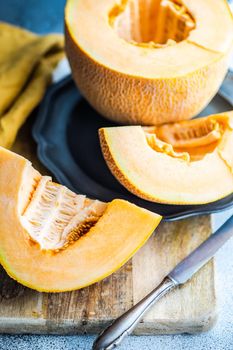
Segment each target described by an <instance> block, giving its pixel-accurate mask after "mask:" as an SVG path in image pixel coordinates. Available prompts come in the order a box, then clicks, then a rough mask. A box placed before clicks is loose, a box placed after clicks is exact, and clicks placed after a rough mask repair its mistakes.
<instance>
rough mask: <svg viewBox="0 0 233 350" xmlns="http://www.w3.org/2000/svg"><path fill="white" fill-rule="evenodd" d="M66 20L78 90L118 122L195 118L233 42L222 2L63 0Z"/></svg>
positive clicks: (217, 83)
mask: <svg viewBox="0 0 233 350" xmlns="http://www.w3.org/2000/svg"><path fill="white" fill-rule="evenodd" d="M65 26H66V51H67V55H68V58H69V61H70V64H71V68H72V72H73V77H74V79H75V81H76V84H77V86H78V88H79V89H80V91H81V93H82V94H83V95H84V96H85V98H86V99H87V100H88V101H89V103H90V104H91V105H92V106H93V107H94V108H95V109H96V110H97V111H98V112H99V113H101V114H102V115H104V116H105V117H107V118H109V119H111V120H113V121H116V122H119V123H122V124H141V125H156V124H161V123H165V122H172V121H177V120H183V119H189V118H191V117H193V116H195V115H196V114H197V113H198V112H200V111H201V110H202V109H203V108H204V107H205V106H206V105H207V103H208V102H209V101H210V100H211V98H212V97H213V96H214V95H215V94H216V92H217V90H218V88H219V86H220V84H221V82H222V81H223V78H224V76H225V74H226V71H227V67H228V61H229V56H230V52H231V48H232V44H233V18H232V14H231V12H230V9H229V6H228V4H227V1H225V0H182V1H181V0H98V1H97V0H68V1H67V5H66V9H65Z"/></svg>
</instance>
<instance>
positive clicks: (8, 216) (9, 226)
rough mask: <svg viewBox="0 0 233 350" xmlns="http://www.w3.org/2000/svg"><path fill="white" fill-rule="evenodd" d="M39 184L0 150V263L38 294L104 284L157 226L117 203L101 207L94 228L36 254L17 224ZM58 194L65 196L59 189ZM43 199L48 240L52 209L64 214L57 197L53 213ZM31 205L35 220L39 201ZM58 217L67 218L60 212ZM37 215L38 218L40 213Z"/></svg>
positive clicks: (25, 165) (26, 166)
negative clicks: (61, 245)
mask: <svg viewBox="0 0 233 350" xmlns="http://www.w3.org/2000/svg"><path fill="white" fill-rule="evenodd" d="M38 179H40V180H41V179H43V177H41V175H40V174H39V173H38V172H37V171H36V170H34V169H33V168H32V166H31V164H30V162H29V161H28V160H26V159H25V158H23V157H21V156H19V155H16V154H15V153H13V152H10V151H8V150H6V149H4V148H0V242H1V243H0V262H1V264H2V265H3V267H4V268H5V270H6V271H7V273H8V274H9V275H10V276H11V277H12V278H14V279H16V280H17V281H18V282H20V283H22V284H24V285H25V286H27V287H30V288H33V289H36V290H38V291H46V292H62V291H68V290H74V289H79V288H82V287H85V286H87V285H90V284H92V283H94V282H97V281H99V280H101V279H103V278H104V277H106V276H108V275H109V274H111V273H112V272H114V271H115V270H116V269H118V268H119V267H120V266H122V265H123V264H124V263H125V262H126V261H127V260H128V259H129V258H130V257H131V256H132V255H133V254H134V253H135V252H136V251H137V250H138V249H139V248H140V247H141V246H142V245H143V244H144V243H145V241H146V240H147V239H148V238H149V236H150V235H151V234H152V232H153V231H154V229H155V228H156V226H157V225H158V224H159V222H160V220H161V216H159V215H157V214H154V213H151V212H149V211H147V210H145V209H142V208H139V207H137V206H135V205H133V204H130V203H128V202H126V201H123V200H117V199H116V200H114V201H112V202H111V203H108V204H106V208H104V207H103V209H104V210H102V212H99V214H98V215H100V217H98V218H97V222H96V223H95V224H94V225H93V226H92V227H91V228H90V229H89V230H87V232H85V234H83V236H82V237H80V238H79V239H77V237H76V239H77V240H76V239H75V240H74V241H71V242H69V244H68V245H66V246H64V247H59V249H57V250H51V249H47V250H46V249H41V247H40V245H39V243H38V242H36V241H35V240H34V239H33V238H32V237H31V233H32V232H31V231H30V229H29V230H28V231H27V230H26V229H25V225H24V220H22V218H23V217H24V215H25V213H26V212H27V210H29V209H28V208H29V207H30V203H31V202H32V201H33V195H34V193H35V192H36V186H37V185H35V184H36V183H37V182H38ZM52 184H53V183H50V185H49V186H50V187H52ZM54 186H60V185H56V184H54ZM59 188H61V192H62V193H63V194H64V191H66V190H65V188H64V186H60V187H59ZM32 189H33V191H32ZM67 191H68V190H67ZM66 195H67V192H65V196H66ZM69 195H71V194H70V193H69ZM42 197H43V196H42ZM42 197H41V198H42ZM43 198H44V201H45V202H46V201H47V202H46V203H47V205H48V207H46V206H45V209H46V208H47V213H43V215H47V221H46V220H44V221H45V222H44V221H43V220H42V221H43V228H45V227H47V229H48V234H49V233H50V232H51V226H49V225H50V224H51V223H50V222H49V219H50V218H51V217H52V216H53V215H54V211H55V213H56V215H57V217H56V218H55V219H56V220H55V221H56V224H58V225H61V222H60V221H59V218H61V216H60V213H58V212H57V211H56V210H57V209H56V205H57V207H58V209H62V210H63V209H64V208H63V207H61V204H60V202H59V201H58V198H60V197H59V196H58V197H56V198H55V202H56V201H57V204H56V205H55V208H54V206H53V205H52V204H51V201H50V199H51V198H50V199H49V200H48V198H47V197H46V196H45V195H44V197H43ZM62 198H63V199H64V197H62ZM35 203H37V205H35ZM99 203H100V202H99ZM33 205H34V206H35V207H36V208H37V209H36V208H34V209H33V208H32V207H31V209H30V210H31V211H32V213H33V215H34V217H35V215H36V214H35V213H36V211H38V210H39V209H38V208H39V207H38V199H37V202H34V204H33ZM71 208H72V207H71ZM45 212H46V210H45ZM63 214H64V215H66V213H65V212H64V211H63ZM92 214H93V213H92ZM30 215H31V214H30ZM33 215H32V216H31V218H32V217H33ZM37 215H39V216H40V215H41V211H40V212H39V213H38V212H37ZM24 219H25V217H24ZM32 222H33V220H31V223H32ZM47 222H49V224H48V225H47V226H46V224H47ZM28 227H29V226H28ZM41 227H42V226H41ZM59 227H60V226H59ZM41 230H42V229H41ZM44 231H45V230H44ZM37 233H38V230H37ZM39 233H40V232H39ZM54 234H57V233H56V231H54ZM35 237H36V236H34V238H35ZM44 248H45V247H44ZM50 248H51V246H50ZM55 248H56V247H55Z"/></svg>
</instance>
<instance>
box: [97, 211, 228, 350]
mask: <svg viewBox="0 0 233 350" xmlns="http://www.w3.org/2000/svg"><path fill="white" fill-rule="evenodd" d="M232 236H233V215H232V216H231V217H230V218H229V219H228V220H227V221H226V222H225V224H223V225H222V226H221V227H220V228H219V229H218V230H217V231H216V232H215V234H213V235H211V236H210V237H209V238H208V239H207V240H206V241H205V242H203V243H202V244H201V245H200V246H199V247H198V248H196V249H195V250H194V251H193V252H192V253H191V254H189V255H188V256H187V257H186V258H185V259H184V260H182V261H181V262H180V263H179V264H178V265H177V266H176V267H175V268H174V269H173V270H172V271H171V272H170V273H169V274H168V275H167V276H166V277H165V278H164V279H163V281H162V282H161V283H160V285H159V286H158V287H156V288H155V289H154V290H153V291H152V292H151V293H149V294H148V295H147V296H146V297H145V298H143V299H142V300H141V301H139V302H138V303H137V304H136V305H135V306H133V307H132V308H131V309H130V310H128V311H127V312H126V313H124V314H123V315H122V316H120V317H119V318H117V319H116V320H115V321H114V322H113V323H112V324H111V325H110V326H109V327H108V328H106V329H105V330H104V331H103V332H102V333H101V334H100V335H99V336H98V338H97V339H96V340H95V342H94V344H93V348H92V349H93V350H110V349H113V348H114V347H116V346H118V345H119V344H120V343H121V342H122V340H123V339H124V338H125V337H126V336H127V335H129V334H130V333H131V332H132V331H133V330H134V328H135V327H136V326H137V324H138V323H139V321H140V320H141V318H142V317H143V315H144V314H145V313H146V312H147V311H148V310H149V309H150V308H151V307H152V306H153V305H154V304H155V303H156V302H157V301H158V300H159V299H160V298H162V297H163V296H164V295H165V294H167V293H168V292H169V291H171V290H172V289H174V288H175V287H177V286H179V285H182V284H184V283H186V282H187V281H188V280H189V279H190V278H191V277H192V276H193V275H194V274H195V273H196V272H197V271H198V270H199V269H200V268H201V267H202V266H204V265H205V264H206V263H207V262H208V261H209V260H210V259H211V258H212V257H213V256H214V254H215V253H216V252H217V251H218V249H220V248H221V247H222V246H223V244H224V243H225V242H226V241H228V239H230V238H231V237H232Z"/></svg>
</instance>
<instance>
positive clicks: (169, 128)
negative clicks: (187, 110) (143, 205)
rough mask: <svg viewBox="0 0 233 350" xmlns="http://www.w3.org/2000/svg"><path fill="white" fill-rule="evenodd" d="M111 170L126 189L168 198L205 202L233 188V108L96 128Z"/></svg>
mask: <svg viewBox="0 0 233 350" xmlns="http://www.w3.org/2000/svg"><path fill="white" fill-rule="evenodd" d="M99 135H100V143H101V147H102V152H103V155H104V157H105V160H106V162H107V164H108V166H109V169H110V170H111V172H112V174H113V175H114V176H115V177H116V178H117V179H118V180H119V181H120V182H121V183H122V185H124V186H125V187H126V188H127V189H128V190H129V191H130V192H132V193H134V194H136V195H137V196H139V197H142V198H144V199H147V200H150V201H154V202H161V203H169V204H204V203H209V202H213V201H216V200H218V199H220V198H223V197H225V196H227V195H229V194H231V193H232V192H233V151H232V150H233V112H226V113H222V114H217V115H212V116H208V117H204V118H199V119H195V120H191V121H182V122H179V123H174V124H164V125H162V126H160V127H159V126H158V127H144V128H143V127H141V126H125V127H112V128H103V129H100V130H99Z"/></svg>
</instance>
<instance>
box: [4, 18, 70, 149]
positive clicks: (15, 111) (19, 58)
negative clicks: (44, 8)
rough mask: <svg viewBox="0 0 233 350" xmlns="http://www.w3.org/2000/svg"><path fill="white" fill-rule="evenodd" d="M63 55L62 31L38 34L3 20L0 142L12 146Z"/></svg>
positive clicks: (5, 145) (42, 94) (7, 146)
mask: <svg viewBox="0 0 233 350" xmlns="http://www.w3.org/2000/svg"><path fill="white" fill-rule="evenodd" d="M63 55H64V39H63V35H59V34H49V35H45V36H38V35H35V34H34V33H31V32H29V31H26V30H23V29H21V28H19V27H15V26H12V25H9V24H7V23H4V22H0V145H1V146H3V147H6V148H10V147H11V146H12V144H13V142H14V140H15V137H16V135H17V132H18V130H19V128H20V127H21V125H22V124H23V123H24V122H25V120H26V119H27V117H28V116H29V114H30V113H31V111H32V110H33V109H34V108H35V107H36V106H37V105H38V104H39V102H40V101H41V99H42V98H43V96H44V93H45V91H46V88H47V86H48V85H49V84H50V82H51V76H52V72H53V69H54V67H55V66H56V65H57V63H58V62H59V60H60V59H61V58H62V57H63Z"/></svg>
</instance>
